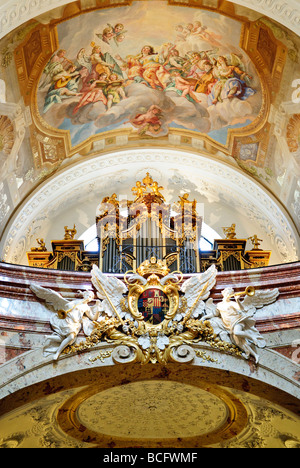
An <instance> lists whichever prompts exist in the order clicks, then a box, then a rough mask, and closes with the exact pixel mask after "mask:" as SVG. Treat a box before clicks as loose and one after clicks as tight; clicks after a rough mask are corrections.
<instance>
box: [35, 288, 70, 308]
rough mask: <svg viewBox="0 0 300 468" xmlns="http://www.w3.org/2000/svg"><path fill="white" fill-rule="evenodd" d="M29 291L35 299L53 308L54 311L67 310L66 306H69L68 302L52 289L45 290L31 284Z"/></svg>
mask: <svg viewBox="0 0 300 468" xmlns="http://www.w3.org/2000/svg"><path fill="white" fill-rule="evenodd" d="M30 289H31V291H32V292H33V293H34V294H35V295H36V296H37V297H39V298H40V299H43V300H44V301H46V303H47V304H48V305H49V306H51V307H53V308H54V310H56V311H58V310H67V308H68V307H67V304H69V302H70V301H68V300H67V299H64V298H63V297H62V296H61V295H60V294H59V293H57V292H55V291H53V290H52V289H46V288H43V287H42V286H38V285H35V284H31V285H30Z"/></svg>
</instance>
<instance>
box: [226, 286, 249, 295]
mask: <svg viewBox="0 0 300 468" xmlns="http://www.w3.org/2000/svg"><path fill="white" fill-rule="evenodd" d="M245 295H246V296H254V295H255V288H254V286H248V287H247V288H246V289H245V291H242V292H239V293H234V294H230V296H228V297H236V296H245Z"/></svg>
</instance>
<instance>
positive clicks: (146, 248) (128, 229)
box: [27, 173, 271, 274]
mask: <svg viewBox="0 0 300 468" xmlns="http://www.w3.org/2000/svg"><path fill="white" fill-rule="evenodd" d="M162 191H163V187H161V186H159V184H158V183H157V182H156V181H154V180H153V179H152V177H151V176H150V174H149V173H147V174H146V176H145V178H144V179H143V180H142V181H137V182H136V185H135V186H134V187H133V188H132V193H133V199H132V200H127V199H126V200H118V198H117V195H116V194H115V193H114V194H112V195H111V196H107V197H105V198H103V200H102V202H101V203H100V205H99V207H98V209H97V213H96V227H97V240H98V249H97V251H96V252H90V251H86V250H85V247H84V242H83V241H82V240H76V239H74V237H75V235H76V233H77V231H76V227H75V225H74V228H72V229H69V228H68V226H65V228H64V229H65V236H64V239H63V240H55V241H52V249H51V251H48V250H47V248H46V244H45V242H44V240H43V239H37V242H38V245H39V246H38V247H32V248H31V251H30V252H27V258H28V263H29V266H33V267H40V268H52V269H58V270H69V271H87V272H88V271H90V270H91V269H92V266H93V264H96V265H97V266H99V268H100V269H101V271H103V272H104V273H113V274H124V273H126V272H127V271H128V270H134V271H135V270H137V268H138V267H139V265H141V263H143V262H144V261H145V260H149V259H151V258H152V257H155V258H159V259H161V260H163V261H164V262H165V264H166V266H167V267H168V268H169V270H170V271H171V272H174V271H181V272H182V273H184V274H191V273H199V272H202V271H205V270H206V269H207V268H209V267H210V266H211V265H212V264H215V265H216V267H217V269H218V270H219V271H230V270H244V269H249V268H258V267H265V266H268V264H269V260H270V256H271V251H265V250H262V249H260V248H259V247H260V243H261V242H262V239H258V237H257V235H254V236H252V237H249V238H248V239H239V238H237V237H236V225H235V224H232V226H230V227H226V228H223V232H224V237H225V238H224V239H215V240H214V244H213V245H212V250H209V251H202V250H200V238H201V228H202V218H201V216H199V215H198V214H197V203H196V200H189V194H188V193H185V194H184V195H180V196H179V197H178V201H177V202H175V203H173V204H172V205H170V204H168V203H166V200H165V197H164V195H163V194H162ZM249 240H250V241H251V242H252V244H253V248H252V249H251V250H247V242H248V241H249Z"/></svg>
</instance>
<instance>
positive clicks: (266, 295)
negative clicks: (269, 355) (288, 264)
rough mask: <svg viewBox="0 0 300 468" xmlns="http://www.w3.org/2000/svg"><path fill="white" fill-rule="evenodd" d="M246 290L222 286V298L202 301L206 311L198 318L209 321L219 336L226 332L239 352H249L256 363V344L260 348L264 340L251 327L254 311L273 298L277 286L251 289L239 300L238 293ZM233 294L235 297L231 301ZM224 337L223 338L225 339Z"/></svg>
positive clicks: (274, 299)
mask: <svg viewBox="0 0 300 468" xmlns="http://www.w3.org/2000/svg"><path fill="white" fill-rule="evenodd" d="M243 294H247V290H246V291H245V292H243V293H236V294H235V293H234V289H232V288H226V289H224V291H223V292H222V296H223V300H222V302H220V303H219V304H217V305H215V304H213V301H212V300H211V299H210V300H209V301H207V304H206V314H205V315H204V316H203V317H202V318H201V321H205V320H208V321H211V325H212V326H213V328H214V331H215V332H216V333H217V334H219V335H220V337H222V334H223V336H224V335H225V337H226V335H227V337H228V338H229V339H230V340H231V342H232V343H233V344H234V345H236V346H237V347H238V348H240V349H241V350H242V351H243V356H244V357H245V358H246V359H249V357H250V355H252V356H253V357H254V358H255V362H256V363H258V360H259V356H258V353H257V349H256V347H258V348H264V347H265V346H266V342H265V340H264V339H263V337H262V336H261V335H260V333H259V331H258V330H257V329H256V328H255V323H256V321H255V319H254V315H255V313H256V310H257V309H259V308H262V307H264V306H266V305H269V304H272V303H273V302H275V301H276V299H277V297H278V295H279V290H278V289H268V290H261V291H255V290H254V288H253V290H252V293H251V294H250V295H249V294H248V295H247V296H246V297H245V299H244V300H243V301H241V300H240V296H241V295H243ZM231 298H234V299H235V301H231ZM225 341H227V340H226V339H225Z"/></svg>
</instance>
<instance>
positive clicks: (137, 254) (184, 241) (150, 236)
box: [96, 173, 202, 273]
mask: <svg viewBox="0 0 300 468" xmlns="http://www.w3.org/2000/svg"><path fill="white" fill-rule="evenodd" d="M162 189H163V187H159V185H158V183H157V182H155V181H153V179H152V177H151V176H150V175H149V173H147V175H146V177H145V178H144V179H143V181H142V182H140V181H137V182H136V186H135V187H133V188H132V192H133V193H134V195H135V199H134V200H132V201H129V200H123V201H122V200H121V201H118V200H117V196H116V194H113V195H112V196H111V197H106V198H104V199H103V201H102V203H101V205H100V207H99V212H98V214H97V218H96V223H97V236H98V240H99V268H100V269H101V270H102V271H103V272H104V273H125V272H126V271H128V270H134V271H135V270H136V268H138V266H139V265H140V264H141V263H142V262H144V261H145V260H147V259H149V258H151V257H153V256H154V257H156V258H161V259H163V260H165V261H166V263H167V266H168V267H169V268H170V271H177V270H180V271H182V272H183V273H196V272H199V271H200V258H199V241H200V236H201V225H202V218H201V217H199V216H198V215H197V212H196V201H195V200H194V201H190V200H189V199H188V194H184V195H183V196H182V197H181V196H180V197H179V201H178V202H177V203H175V204H172V206H171V205H169V204H167V203H166V202H165V198H164V196H163V195H162V193H161V190H162Z"/></svg>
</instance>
